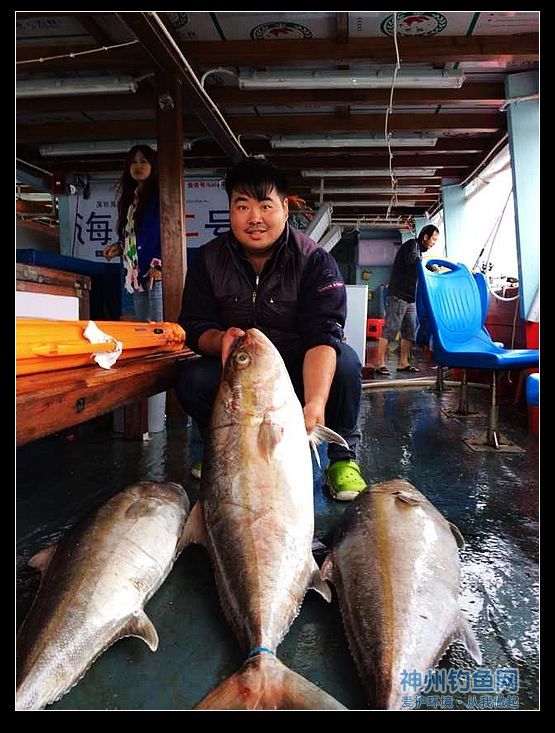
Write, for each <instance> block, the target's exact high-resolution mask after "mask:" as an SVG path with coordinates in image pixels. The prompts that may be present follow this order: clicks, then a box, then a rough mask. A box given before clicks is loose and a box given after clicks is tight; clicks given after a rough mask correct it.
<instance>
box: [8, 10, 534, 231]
mask: <svg viewBox="0 0 555 733" xmlns="http://www.w3.org/2000/svg"><path fill="white" fill-rule="evenodd" d="M149 15H150V14H149V13H120V14H116V13H106V12H100V13H80V12H76V13H53V12H42V13H32V12H18V13H16V24H17V60H18V65H17V78H18V83H19V82H24V81H28V80H38V79H42V78H51V79H52V78H67V77H71V78H73V77H78V76H86V77H91V76H98V75H106V76H109V77H115V76H118V75H131V76H133V77H134V78H135V80H136V81H137V83H138V87H137V91H136V92H135V93H134V94H132V93H130V94H95V95H90V96H86V95H82V94H80V95H79V96H41V97H38V96H37V97H32V98H20V99H18V101H17V157H18V159H20V160H23V161H26V162H27V163H30V164H32V165H35V166H38V167H40V168H42V169H46V170H49V171H56V172H58V171H66V172H85V171H87V172H90V173H93V172H99V171H106V170H110V171H119V170H120V169H121V165H122V162H123V159H124V153H112V154H109V155H107V154H98V155H86V156H74V155H72V156H69V155H66V154H59V155H58V156H57V157H46V156H44V155H43V154H41V151H40V148H41V146H44V145H49V144H54V143H56V144H59V143H71V142H101V141H105V140H136V139H148V138H155V137H156V106H155V105H156V102H157V95H156V90H155V77H154V72H155V71H156V70H157V69H165V70H168V69H170V70H171V69H172V68H173V67H172V64H181V63H182V62H181V61H176V60H175V58H174V56H176V55H177V54H178V52H176V51H175V47H173V46H172V44H173V43H174V42H175V44H176V45H177V46H178V48H179V51H180V52H181V54H182V55H183V56H184V58H185V59H186V61H187V62H188V64H189V65H190V67H191V68H192V70H193V71H194V73H195V74H196V76H197V77H198V79H200V78H201V77H202V76H203V74H204V73H205V72H206V71H208V70H210V69H217V68H220V69H221V68H225V69H227V70H228V72H221V71H215V72H212V73H210V74H209V75H207V77H206V82H205V90H206V92H207V93H208V95H209V96H210V98H211V99H212V100H213V102H214V103H215V105H216V106H217V108H218V109H219V110H220V111H221V113H222V115H223V117H224V118H225V121H226V122H227V125H228V126H229V128H231V131H232V132H233V133H234V135H235V136H236V138H238V139H239V141H240V143H239V144H237V141H236V139H235V142H234V141H231V142H230V140H229V139H228V135H227V133H226V132H225V129H224V128H225V122H222V123H219V122H218V123H217V124H216V123H215V122H214V115H213V114H212V113H211V112H207V107H206V102H205V101H204V100H202V99H201V97H202V96H203V95H202V93H199V91H198V89H197V88H196V86H195V83H194V81H193V82H191V80H190V79H191V78H192V77H189V79H188V80H185V81H184V83H183V101H182V109H183V110H184V117H183V132H184V135H185V137H186V138H187V139H188V140H191V141H192V146H191V149H190V150H187V151H185V152H184V166H185V172H187V170H188V169H191V168H194V169H195V170H196V169H199V168H202V169H204V168H206V169H211V170H214V169H216V170H218V171H219V170H221V171H224V170H225V168H227V167H228V166H229V165H230V163H231V160H232V159H233V158H234V156H236V153H237V150H238V149H240V147H241V146H242V147H243V149H244V150H245V151H246V152H247V153H248V154H265V155H266V156H267V157H268V158H270V159H271V160H272V161H273V162H275V163H276V164H277V165H279V166H280V167H281V168H283V169H284V170H285V171H286V172H287V174H288V178H289V181H290V192H291V193H292V194H296V195H298V196H300V197H301V198H303V199H305V200H306V201H307V202H309V203H310V204H311V205H317V204H318V200H319V189H320V185H321V184H320V179H319V178H318V177H306V176H303V175H302V174H301V172H302V171H306V170H313V169H326V170H328V171H333V170H340V171H382V172H383V173H382V175H371V176H370V175H365V174H364V173H360V174H356V175H355V176H354V177H351V176H347V175H345V176H344V177H337V178H326V179H325V180H324V184H323V186H324V200H329V201H332V202H334V201H343V202H349V203H351V204H352V205H350V206H345V205H344V204H343V205H341V204H340V205H337V204H334V218H337V219H341V218H345V219H348V218H359V217H370V218H375V217H378V218H382V217H384V216H385V214H386V212H387V210H388V208H389V210H390V215H391V216H401V217H413V216H421V215H423V214H424V213H425V212H433V211H435V210H437V208H438V207H439V206H440V205H441V193H440V191H441V185H442V184H454V183H460V182H462V181H464V180H466V179H467V178H468V177H469V176H472V175H474V174H475V172H476V170H479V168H480V166H481V165H482V164H483V163H484V162H486V161H487V160H488V159H489V158H490V157H491V155H492V154H493V153H494V152H495V151H496V150H498V149H499V148H500V147H502V146H503V145H504V144H505V143H506V140H507V121H506V111H505V107H504V105H505V102H506V99H505V85H504V80H505V77H506V76H507V75H508V74H510V73H517V72H520V71H527V70H532V69H537V68H538V45H539V13H538V12H524V11H523V12H517V11H504V12H498V11H494V12H489V13H483V12H472V11H452V12H449V11H445V12H441V13H440V12H426V13H408V12H403V13H401V12H398V13H397V14H396V21H397V36H396V40H397V45H398V49H399V55H400V60H401V72H400V73H402V72H404V71H405V70H407V69H409V68H410V69H411V70H413V71H415V72H416V73H418V71H419V70H421V69H435V70H437V71H440V70H457V71H462V72H463V73H464V83H463V84H462V86H461V88H459V89H437V88H427V89H402V88H395V89H394V91H393V106H392V111H391V113H390V114H389V117H388V130H389V132H390V133H391V135H392V136H393V137H395V136H402V135H405V136H406V135H407V134H409V135H414V134H417V135H424V136H433V137H437V143H436V144H435V145H433V146H431V147H412V146H409V147H391V154H392V158H391V160H390V151H389V150H388V148H387V146H386V144H385V138H384V143H383V144H382V145H381V146H379V147H360V146H358V147H357V146H356V143H354V144H353V146H352V147H348V148H332V147H326V145H325V144H324V145H322V146H319V147H299V148H293V149H281V148H280V149H275V148H273V147H272V146H271V144H270V138H271V137H272V136H276V135H296V136H307V135H315V134H319V135H321V134H326V135H329V136H331V137H333V136H335V135H341V136H347V135H349V134H354V135H359V136H360V135H361V134H363V133H366V134H370V135H373V136H376V135H377V136H383V135H384V129H385V127H384V125H385V117H386V109H387V107H388V104H389V100H390V89H389V88H382V89H344V88H341V89H282V90H268V89H264V90H254V89H240V88H239V85H238V80H237V75H238V73H239V72H241V73H243V72H249V71H272V70H281V71H285V70H288V69H295V70H297V71H307V72H308V71H312V70H334V71H337V70H359V71H361V70H364V68H365V67H368V66H372V67H375V66H380V65H382V66H383V65H391V64H394V63H395V59H396V55H395V38H394V37H393V13H392V12H385V11H375V12H349V13H342V12H341V13H337V12H311V13H309V12H300V13H294V12H291V11H289V12H284V13H275V12H274V13H271V12H266V13H252V12H235V13H224V12H216V13H214V12H206V13H202V12H187V13H184V12H163V13H158V14H157V19H158V20H159V21H161V23H162V24H163V25H164V26H165V28H166V29H167V31H168V36H167V38H162V36H164V33H159V32H158V33H156V32H153V31H152V30H148V29H149V28H152V23H151V20H149V18H148V16H149ZM149 23H150V26H149ZM170 37H171V38H170ZM168 39H169V40H168ZM125 44H127V45H125ZM104 47H106V49H107V50H96V49H103V48H104ZM83 51H92V52H91V53H82V52H83ZM72 54H73V55H72ZM39 59H44V61H40V60H39ZM21 62H30V63H21ZM176 68H177V67H176ZM390 163H391V166H390ZM390 167H391V168H393V169H394V170H396V169H399V168H402V169H409V171H408V172H406V173H404V174H403V176H402V177H401V176H396V179H397V187H398V188H399V189H401V190H402V188H404V187H406V186H418V187H419V188H418V193H415V192H412V193H407V194H401V193H399V194H398V196H397V201H398V203H396V204H395V205H394V206H393V207H390V206H389V205H390V202H391V198H392V196H391V175H390V174H389V173H388V172H387V171H389V169H390ZM413 168H414V169H415V171H414V174H413V175H409V174H407V173H410V169H413ZM422 168H426V169H431V170H432V171H433V174H432V175H427V176H426V177H423V176H422V174H421V173H419V171H418V170H416V169H422ZM429 172H430V171H428V173H429ZM355 187H356V188H361V187H364V188H367V189H370V190H371V189H373V188H374V189H379V191H380V192H379V193H378V192H376V193H373V192H372V193H370V192H365V193H357V192H355V191H351V189H353V188H355ZM328 188H334V189H340V190H341V191H342V192H341V193H333V194H332V193H331V192H330V193H329V194H327V193H326V191H327V189H328Z"/></svg>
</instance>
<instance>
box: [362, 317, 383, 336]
mask: <svg viewBox="0 0 555 733" xmlns="http://www.w3.org/2000/svg"><path fill="white" fill-rule="evenodd" d="M383 326H384V319H383V318H367V319H366V338H368V339H379V338H381V336H382V330H383Z"/></svg>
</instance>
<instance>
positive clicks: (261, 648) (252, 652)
mask: <svg viewBox="0 0 555 733" xmlns="http://www.w3.org/2000/svg"><path fill="white" fill-rule="evenodd" d="M260 652H268V654H273V655H274V656H275V655H276V653H275V652H273V651H272V650H271V649H268V648H267V647H265V646H255V647H254V649H251V650H250V652H249V659H250V657H254V656H255V655H256V654H260Z"/></svg>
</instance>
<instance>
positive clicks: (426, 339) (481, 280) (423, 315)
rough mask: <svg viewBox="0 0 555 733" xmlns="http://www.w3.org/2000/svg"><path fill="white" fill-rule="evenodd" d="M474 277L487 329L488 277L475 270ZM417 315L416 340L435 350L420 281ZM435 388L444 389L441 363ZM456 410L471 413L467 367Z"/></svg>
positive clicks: (461, 413) (461, 412)
mask: <svg viewBox="0 0 555 733" xmlns="http://www.w3.org/2000/svg"><path fill="white" fill-rule="evenodd" d="M424 266H426V264H424ZM472 277H473V278H474V279H475V280H476V285H477V286H478V292H479V293H480V302H481V304H482V327H483V328H484V329H485V323H486V319H487V317H488V307H489V291H488V286H487V283H486V278H485V276H484V274H483V273H481V272H474V273H472ZM416 317H417V326H416V338H415V341H416V343H417V344H419V345H420V346H429V347H430V349H431V350H432V351H433V340H432V334H431V332H430V324H429V322H428V311H427V309H426V303H425V301H424V295H423V288H422V287H419V285H418V283H417V285H416ZM494 343H496V344H497V345H498V346H503V343H502V342H501V341H495V342H494ZM435 389H436V391H437V392H443V391H444V383H443V367H442V366H440V365H438V369H437V380H436V387H435ZM455 412H456V414H458V415H469V414H471V412H470V410H469V408H468V387H467V378H466V369H463V371H462V379H461V393H460V400H459V406H458V408H457V409H456V410H455Z"/></svg>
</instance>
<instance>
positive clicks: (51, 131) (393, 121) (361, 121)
mask: <svg viewBox="0 0 555 733" xmlns="http://www.w3.org/2000/svg"><path fill="white" fill-rule="evenodd" d="M201 122H203V125H199V124H198V122H197V120H195V119H193V118H191V117H184V119H183V133H184V134H185V135H192V136H198V137H201V136H202V135H203V134H204V130H203V129H202V127H203V126H204V128H205V129H206V131H207V132H208V133H209V135H210V136H211V137H213V139H214V140H215V141H216V142H217V143H218V145H219V146H220V147H221V148H222V149H223V150H224V152H225V153H226V155H228V156H229V157H230V158H231V159H232V160H233V157H232V156H234V155H236V154H237V153H238V151H239V150H240V151H242V152H241V155H242V156H244V155H246V152H245V150H244V148H243V147H242V146H241V147H239V148H238V147H237V145H238V143H237V144H235V143H232V142H231V141H229V144H228V143H227V142H226V140H228V138H225V137H224V133H225V130H224V128H223V126H220V125H219V124H218V121H217V120H216V119H214V120H213V123H214V124H213V126H212V128H211V127H210V124H211V123H210V121H209V120H208V117H207V116H206V117H205V119H204V120H201ZM229 124H230V125H231V127H232V128H233V129H235V130H236V131H237V132H238V133H241V134H243V135H249V134H251V135H252V134H257V135H258V134H260V131H261V130H264V133H265V134H268V135H272V134H295V133H300V134H302V133H315V132H318V133H335V132H342V133H349V132H359V133H361V132H367V133H371V134H380V133H383V116H382V115H379V114H375V115H362V114H361V115H351V116H350V117H344V116H342V115H337V114H336V115H333V114H332V115H306V116H305V115H264V116H263V117H257V116H255V115H236V116H233V117H230V118H229ZM155 128H156V123H155V120H154V119H152V120H121V121H119V120H117V121H116V120H109V121H106V120H103V121H97V122H81V123H72V124H71V125H69V126H68V125H67V124H59V123H49V124H45V125H24V124H20V125H18V126H17V140H18V142H20V143H30V142H35V143H47V142H55V141H56V140H68V141H69V140H117V139H120V138H128V137H137V138H139V137H156V129H155ZM389 130H390V132H392V133H394V134H395V133H396V132H411V131H414V132H417V131H419V132H426V133H437V134H446V133H451V134H470V133H494V132H498V131H500V130H505V115H504V114H502V113H499V114H465V115H459V114H449V113H446V114H438V115H433V114H397V115H396V114H393V115H390V117H389ZM218 138H219V139H218ZM235 140H236V138H235ZM315 147H317V146H315ZM324 147H325V146H324ZM399 150H401V149H397V151H399ZM429 150H430V151H432V152H433V148H430V149H429Z"/></svg>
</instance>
